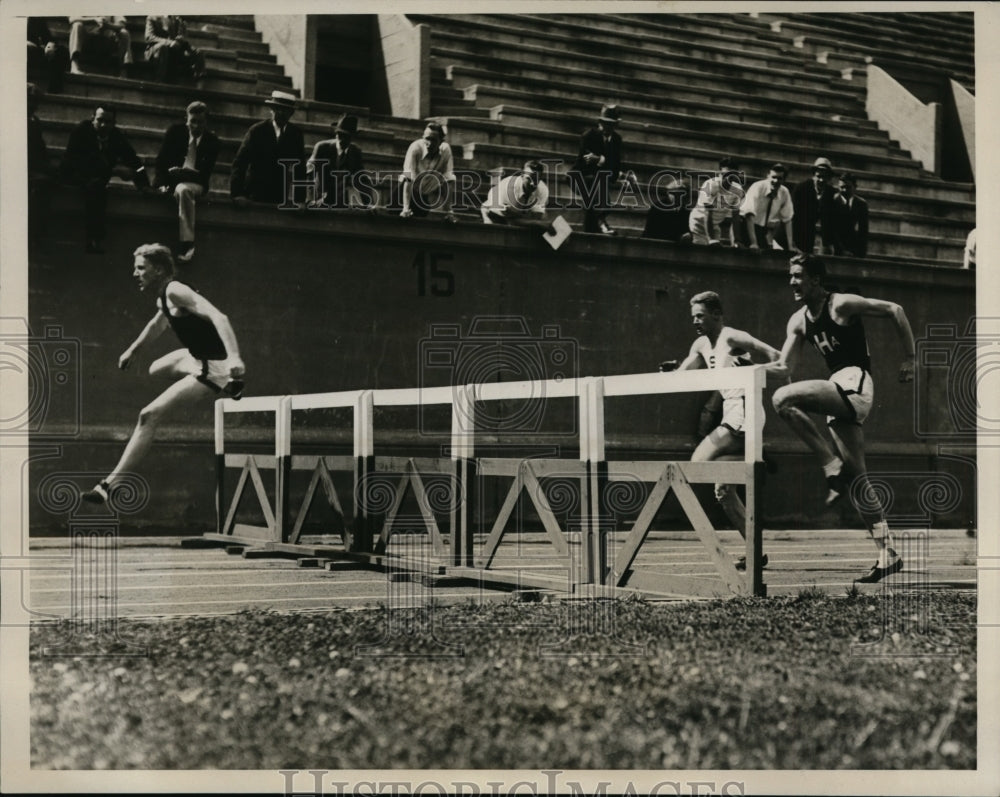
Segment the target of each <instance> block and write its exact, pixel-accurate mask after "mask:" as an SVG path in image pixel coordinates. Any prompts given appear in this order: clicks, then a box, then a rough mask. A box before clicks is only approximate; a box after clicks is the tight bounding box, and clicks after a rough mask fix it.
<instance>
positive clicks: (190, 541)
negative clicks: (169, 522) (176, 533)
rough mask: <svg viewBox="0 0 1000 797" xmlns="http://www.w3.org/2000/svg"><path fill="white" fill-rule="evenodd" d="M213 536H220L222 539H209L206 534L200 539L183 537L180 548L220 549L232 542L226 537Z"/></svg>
mask: <svg viewBox="0 0 1000 797" xmlns="http://www.w3.org/2000/svg"><path fill="white" fill-rule="evenodd" d="M213 534H214V532H213ZM215 536H221V537H223V538H224V539H209V535H208V534H205V535H204V536H201V537H185V538H183V539H182V540H181V541H180V543H181V548H221V547H223V546H225V545H228V544H229V543H231V542H232V540H231V539H230V538H229V537H228V536H226V535H215Z"/></svg>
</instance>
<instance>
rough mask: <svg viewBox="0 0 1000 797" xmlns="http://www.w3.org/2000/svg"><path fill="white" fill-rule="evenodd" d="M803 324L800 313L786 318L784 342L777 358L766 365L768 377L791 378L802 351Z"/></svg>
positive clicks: (803, 338) (803, 341) (803, 340)
mask: <svg viewBox="0 0 1000 797" xmlns="http://www.w3.org/2000/svg"><path fill="white" fill-rule="evenodd" d="M803 326H804V325H803V322H802V314H801V313H795V314H794V315H793V316H792V317H791V318H789V319H788V327H787V328H786V332H785V342H784V344H783V345H782V347H781V353H780V354H779V355H778V360H777V362H775V363H773V364H771V365H769V366H768V367H767V374H768V376H769V377H772V378H777V379H788V378H791V375H792V374H793V373H794V372H795V369H796V368H798V365H799V358H800V356H801V353H802V344H803V343H805V340H806V338H805V330H804V328H803Z"/></svg>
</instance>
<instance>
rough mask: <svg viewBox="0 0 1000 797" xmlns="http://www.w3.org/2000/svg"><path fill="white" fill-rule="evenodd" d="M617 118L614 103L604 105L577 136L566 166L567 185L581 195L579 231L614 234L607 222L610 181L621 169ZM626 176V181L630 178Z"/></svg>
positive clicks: (618, 174)
mask: <svg viewBox="0 0 1000 797" xmlns="http://www.w3.org/2000/svg"><path fill="white" fill-rule="evenodd" d="M620 121H621V115H620V114H619V112H618V106H617V105H605V106H603V107H602V108H601V115H600V116H599V117H598V119H597V127H592V128H591V129H590V130H588V131H587V132H585V133H584V134H583V136H582V137H581V138H580V152H579V154H578V155H577V158H576V162H575V163H574V164H573V168H572V169H571V170H570V173H569V178H570V185H571V186H572V187H573V188H574V190H576V191H578V192H579V193H580V195H581V198H582V199H583V206H584V213H583V231H584V232H599V233H603V234H604V235H614V234H615V231H614V230H613V229H611V227H610V226H609V225H608V220H607V209H608V207H609V206H610V195H611V183H612V182H613V181H615V180H617V179H618V177H619V176H620V175H621V173H622V137H621V136H620V135H619V134H618V132H617V130H616V129H615V128H617V127H618V123H619V122H620ZM629 177H630V181H633V185H634V178H632V177H631V175H630V176H629Z"/></svg>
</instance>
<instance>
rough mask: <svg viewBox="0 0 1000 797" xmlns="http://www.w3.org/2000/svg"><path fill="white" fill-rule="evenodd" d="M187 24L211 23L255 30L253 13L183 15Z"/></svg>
mask: <svg viewBox="0 0 1000 797" xmlns="http://www.w3.org/2000/svg"><path fill="white" fill-rule="evenodd" d="M185 19H186V20H187V22H188V24H189V25H190V24H192V23H197V24H202V25H204V24H213V25H223V26H225V27H229V28H242V29H243V30H255V28H254V21H253V14H226V15H218V14H197V15H194V14H192V15H191V16H189V17H185Z"/></svg>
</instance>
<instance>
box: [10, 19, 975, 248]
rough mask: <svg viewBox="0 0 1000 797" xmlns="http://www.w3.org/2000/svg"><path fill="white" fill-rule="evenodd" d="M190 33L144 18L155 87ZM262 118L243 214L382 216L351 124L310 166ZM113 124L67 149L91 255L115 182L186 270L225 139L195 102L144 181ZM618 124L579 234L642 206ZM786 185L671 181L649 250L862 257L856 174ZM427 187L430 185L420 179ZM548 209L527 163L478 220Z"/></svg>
mask: <svg viewBox="0 0 1000 797" xmlns="http://www.w3.org/2000/svg"><path fill="white" fill-rule="evenodd" d="M116 20H119V21H121V22H122V23H123V20H122V19H121V18H106V17H101V18H90V17H88V18H74V19H73V20H71V21H72V23H73V26H72V29H71V36H70V48H69V49H70V53H69V56H68V58H69V61H70V63H71V64H72V68H73V69H74V70H75V69H76V68H77V61H78V55H79V52H80V49H81V48H83V47H85V45H84V44H81V41H84V40H86V37H87V36H99V37H105V38H107V39H109V40H111V39H114V40H115V41H117V42H118V44H117V45H116V47H118V52H119V53H120V54H121V57H122V62H123V64H125V63H127V62H128V59H130V47H129V46H128V45H127V42H128V31H127V29H126V28H125V27H124V24H122V25H118V23H117V22H116ZM41 27H44V23H43V24H42V26H41ZM41 27H36V29H35V30H34V31H33V32H34V34H35V35H36V39H37V42H38V44H37V45H36V49H39V50H40V51H41V52H45V53H51V52H53V51H58V48H55V50H53V48H51V47H49V44H47V43H45V40H46V37H47V36H48V33H47V30H42V29H41ZM29 30H30V29H29ZM185 30H186V26H185V24H184V20H183V19H182V18H180V17H171V16H161V17H152V16H151V17H148V18H147V20H146V41H147V57H148V59H149V60H150V61H151V62H153V63H154V64H155V65H156V73H157V75H158V76H161V75H163V76H168V75H171V74H176V73H177V71H178V69H179V70H181V71H182V72H185V73H186V74H200V73H201V72H202V71H203V70H204V59H203V58H202V57H201V55H200V53H198V52H197V50H194V49H193V48H191V47H190V45H189V44H187V42H186V40H185V39H184V33H185ZM49 38H50V37H49ZM122 42H125V44H122ZM50 43H51V42H50ZM29 48H30V45H29ZM50 85H51V84H50ZM36 104H37V93H34V94H31V95H30V96H29V106H30V107H31V112H30V114H29V139H30V141H31V142H32V143H31V146H32V147H33V148H34V149H33V151H35V152H36V157H34V158H31V159H29V160H30V161H31V164H33V165H31V166H30V171H31V172H32V174H33V176H34V177H38V178H40V179H39V180H38V181H37V183H38V184H40V185H44V183H45V180H47V179H51V177H52V175H51V174H46V173H45V172H46V167H45V166H44V165H43V164H45V163H47V157H41V156H38V155H37V152H39V151H41V152H44V146H45V145H44V142H43V141H42V139H41V133H40V124H39V123H38V120H37V117H36V116H35V114H34V107H35V106H36ZM264 105H265V106H266V107H267V108H268V109H269V111H270V118H268V119H265V120H262V121H260V122H257V123H256V124H254V125H252V126H251V127H250V128H249V130H247V132H246V134H245V136H244V137H243V139H242V142H241V144H240V146H239V149H238V151H237V153H236V156H235V158H234V159H233V163H232V171H231V174H230V179H229V188H230V196H231V199H232V201H233V203H234V204H235V205H236V206H237V207H244V206H246V205H248V204H251V203H263V204H268V205H272V206H273V205H281V206H285V207H287V206H288V203H290V202H292V203H294V204H296V205H299V206H305V205H306V204H309V205H311V206H313V207H318V206H323V207H329V208H348V207H362V208H365V207H367V208H371V207H374V206H375V205H376V204H377V203H378V193H377V190H375V187H374V186H373V185H372V184H371V183H370V182H369V183H364V182H363V180H362V176H363V175H364V174H365V167H364V158H363V153H362V150H361V148H360V147H359V146H358V144H357V143H356V141H355V139H356V137H357V135H358V119H357V117H356V116H353V115H350V114H347V115H344V116H343V117H341V118H340V119H339V120H338V121H337V122H335V123H333V124H332V125H331V127H332V128H333V131H332V133H333V135H332V137H331V138H329V139H325V140H323V141H320V142H318V143H316V144H315V146H314V147H313V149H312V154H311V155H310V156H309V157H308V158H306V157H305V154H306V149H305V136H304V133H303V130H302V129H301V128H300V127H299V126H298V125H296V124H295V123H294V122H292V121H291V118H292V116H293V115H294V113H295V111H296V106H297V98H296V96H295V95H294V94H291V93H288V92H284V91H280V90H275V91H273V92H271V95H270V97H268V98H267V99H266V100H265V102H264ZM115 122H116V114H115V110H114V108H113V107H111V106H110V105H109V104H107V103H102V104H101V105H100V106H99V107H98V108H96V109H95V111H94V115H93V117H92V118H91V119H87V120H84V121H81V122H80V123H79V124H78V125H77V127H76V128H75V129H74V131H73V133H72V134H71V136H70V140H69V144H68V146H67V149H66V153H65V157H64V158H63V162H62V167H61V170H60V176H61V178H62V179H63V180H65V181H67V182H69V183H72V184H75V185H77V186H79V187H80V189H81V191H82V194H83V200H84V207H85V210H84V220H85V228H86V229H85V232H86V244H85V248H86V251H88V252H101V251H103V241H104V239H105V237H106V232H107V231H106V224H105V207H106V186H107V183H108V181H109V180H110V179H111V177H112V176H114V175H117V176H119V177H122V178H124V179H127V180H131V181H133V182H134V183H135V185H136V187H137V188H138V189H139V190H141V191H158V192H160V193H163V194H170V195H172V196H173V198H174V199H175V200H176V203H177V209H178V211H177V212H178V219H179V221H178V225H179V235H178V238H179V247H178V251H177V259H178V260H179V261H180V262H182V263H185V262H189V261H190V260H191V259H192V258H193V256H194V241H195V208H196V200H197V199H198V198H199V197H201V196H204V195H205V194H207V192H208V191H209V180H210V177H211V174H212V171H213V170H214V168H215V163H216V160H217V158H218V155H219V146H220V144H219V138H218V136H216V135H215V133H213V132H212V131H211V130H209V129H208V107H207V106H206V104H205V103H204V102H201V101H196V102H192V103H191V104H190V105H188V106H187V118H186V121H185V122H183V123H178V124H175V125H173V126H171V127H170V128H169V129H168V130H167V131H166V132H165V134H164V137H163V141H162V144H161V147H160V151H159V154H158V155H157V157H156V162H155V173H154V178H153V180H152V181H150V179H149V177H148V176H147V174H146V170H145V167H144V165H143V163H142V161H141V159H140V158H139V157H138V155H137V154H136V152H135V150H134V149H133V147H132V146H131V144H130V143H129V142H128V140H127V138H126V137H125V135H124V134H123V133H122V132H121V131H120V130H118V129H117V127H116V125H115ZM620 122H621V115H620V112H619V109H618V108H617V106H615V105H604V106H603V107H602V108H601V111H600V115H599V116H598V119H597V123H596V125H595V126H594V127H592V128H590V129H588V130H586V131H585V132H584V133H583V135H582V136H581V139H580V145H579V150H578V153H577V156H576V159H575V161H574V162H573V165H572V167H571V169H570V170H569V172H568V177H569V183H570V186H571V189H572V190H573V192H574V194H575V195H576V196H578V197H579V198H580V199H581V200H582V206H583V208H584V214H583V230H584V232H589V233H599V234H604V235H614V234H615V230H614V229H612V228H611V226H610V224H609V223H608V217H607V212H608V210H609V209H611V207H612V206H613V204H614V203H613V202H612V201H611V198H610V191H611V186H612V184H613V183H615V182H616V181H618V180H619V179H621V180H624V184H625V185H626V186H628V187H629V188H631V189H632V191H634V192H635V194H636V195H638V194H639V193H640V192H639V188H638V185H637V184H636V179H635V176H634V175H633V173H632V172H631V171H626V170H625V168H624V166H623V150H624V147H623V142H622V137H621V135H620V134H619V133H618V131H617V127H618V125H619V123H620ZM445 139H446V131H445V129H444V128H443V126H442V125H440V124H438V123H436V122H429V123H427V125H426V127H425V129H424V132H423V135H422V136H421V137H420V138H418V139H416V140H415V141H413V142H412V143H411V144H410V145H409V146H408V148H407V150H406V154H405V157H404V159H403V168H402V171H401V172H400V173H399V174H398V178H397V179H398V181H399V186H400V200H401V205H402V209H401V211H400V216H401V217H403V218H410V217H421V216H427V215H428V214H429V212H430V211H431V210H438V211H441V212H442V213H443V218H444V219H445V220H447V221H455V219H456V217H455V215H454V213H453V212H452V204H453V200H454V193H455V180H456V177H455V172H454V156H453V153H452V149H451V147H450V146H449V144H448V143H447V141H446V140H445ZM290 163H293V164H294V166H291V167H290ZM36 166H37V168H36ZM786 174H787V170H786V168H785V166H783V165H782V164H780V163H775V164H773V165H772V166H771V167H770V169H769V170H768V173H767V175H766V177H764V178H763V179H760V180H757V181H756V182H754V183H752V184H750V185H746V183H745V179H744V175H743V173H742V172H741V171H740V169H739V164H738V163H737V162H736V160H735V159H733V158H731V157H724V158H722V159H720V160H719V162H718V169H717V172H716V173H715V174H714V176H711V177H709V178H708V179H706V180H704V182H702V184H701V185H700V187H699V190H698V191H697V199H693V197H694V187H693V186H692V185H691V181H690V178H689V177H688V176H685V175H678V176H677V177H676V178H674V179H673V180H672V181H671V182H670V184H669V185H667V186H666V187H665V189H664V191H663V193H662V194H661V198H662V196H667V197H668V200H669V201H668V202H666V203H663V202H660V203H653V206H652V207H650V209H649V211H648V215H647V219H646V227H645V230H644V232H643V237H647V238H658V239H665V240H672V241H675V242H679V243H693V244H695V245H706V246H732V247H744V248H748V249H751V250H756V251H759V250H763V249H784V250H795V251H798V252H803V253H814V252H819V253H821V254H833V255H851V256H855V257H865V256H866V254H867V251H868V232H869V227H868V203H867V201H866V200H865V199H864V198H863V197H861V196H859V195H858V194H857V179H856V178H855V176H854V175H853V174H851V173H850V172H841V173H840V174H837V173H836V172H835V171H834V168H833V164H832V163H831V162H830V160H829V159H828V158H826V157H818V158H816V160H815V161H814V163H813V166H812V176H811V177H810V178H808V179H806V180H803V181H801V182H799V183H798V184H796V185H794V186H793V187H792V188H791V189H790V188H789V187H788V186H786V185H785V178H786ZM425 175H427V176H433V177H434V179H430V180H427V179H423V178H424V176H425ZM34 184H35V183H33V185H34ZM307 186H308V188H309V192H308V193H309V196H308V198H307V192H306V187H307ZM36 193H37V194H39V195H40V194H42V193H44V192H43V191H38V192H35V191H34V190H33V196H35V194H36ZM549 198H550V188H549V187H548V186H547V185H546V182H545V180H544V169H543V166H542V163H541V162H540V161H539V160H538V159H531V160H528V161H527V162H525V163H524V165H523V166H522V167H521V168H520V169H518V170H515V171H514V173H512V174H508V175H506V176H503V175H499V176H498V177H497V178H496V179H495V180H494V181H493V184H492V186H491V188H490V190H489V193H488V194H487V196H486V200H485V202H483V204H482V206H481V208H480V212H481V216H482V220H483V222H484V223H487V224H512V223H514V224H525V223H528V224H530V223H540V224H544V225H546V226H547V225H548V219H547V211H548V203H549ZM973 258H974V255H973Z"/></svg>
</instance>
